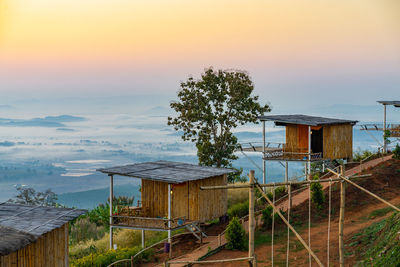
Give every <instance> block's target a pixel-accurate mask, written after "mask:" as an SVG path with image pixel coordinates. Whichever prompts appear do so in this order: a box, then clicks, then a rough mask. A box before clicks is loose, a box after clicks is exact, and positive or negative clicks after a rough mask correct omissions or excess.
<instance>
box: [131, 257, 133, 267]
mask: <svg viewBox="0 0 400 267" xmlns="http://www.w3.org/2000/svg"><path fill="white" fill-rule="evenodd" d="M131 267H133V256H131Z"/></svg>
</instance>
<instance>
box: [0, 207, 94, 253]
mask: <svg viewBox="0 0 400 267" xmlns="http://www.w3.org/2000/svg"><path fill="white" fill-rule="evenodd" d="M84 213H86V211H85V210H78V209H66V208H55V207H46V206H30V205H21V204H13V203H0V237H1V238H0V256H4V255H7V254H9V253H11V252H14V251H17V250H19V249H21V248H23V247H25V246H27V245H29V244H30V243H32V242H34V241H35V240H36V239H37V238H39V237H40V236H42V235H44V234H45V233H48V232H50V231H52V230H54V229H56V228H59V227H61V226H63V225H64V224H66V223H67V222H69V221H71V220H73V219H75V218H76V217H78V216H80V215H82V214H84Z"/></svg>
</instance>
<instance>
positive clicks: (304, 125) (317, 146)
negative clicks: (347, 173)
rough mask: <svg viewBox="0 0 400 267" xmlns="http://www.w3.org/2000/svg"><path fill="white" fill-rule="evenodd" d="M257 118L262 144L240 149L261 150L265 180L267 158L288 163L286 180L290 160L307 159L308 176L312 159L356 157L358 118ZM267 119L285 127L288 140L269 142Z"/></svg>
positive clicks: (302, 116) (306, 170) (286, 174)
mask: <svg viewBox="0 0 400 267" xmlns="http://www.w3.org/2000/svg"><path fill="white" fill-rule="evenodd" d="M258 119H259V120H260V121H261V122H262V127H263V130H262V132H263V143H262V144H252V143H249V144H242V148H241V151H242V152H243V153H244V152H261V153H262V161H263V168H262V169H263V183H266V173H267V172H266V161H269V160H275V161H280V162H285V165H284V167H285V181H286V182H287V181H288V162H289V161H300V162H306V163H307V164H306V168H305V174H306V175H307V174H310V169H311V167H310V165H311V162H313V161H328V160H334V159H351V158H352V156H353V126H354V125H355V124H356V123H357V122H358V121H354V120H343V119H333V118H324V117H316V116H307V115H299V114H295V115H272V116H260V117H259V118H258ZM267 121H272V122H274V123H275V125H276V126H284V127H285V130H286V141H285V143H271V142H267V141H266V131H265V123H266V122H267ZM281 164H282V165H283V163H281Z"/></svg>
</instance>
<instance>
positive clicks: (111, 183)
mask: <svg viewBox="0 0 400 267" xmlns="http://www.w3.org/2000/svg"><path fill="white" fill-rule="evenodd" d="M113 198H114V177H113V175H110V249H113V228H112V224H113Z"/></svg>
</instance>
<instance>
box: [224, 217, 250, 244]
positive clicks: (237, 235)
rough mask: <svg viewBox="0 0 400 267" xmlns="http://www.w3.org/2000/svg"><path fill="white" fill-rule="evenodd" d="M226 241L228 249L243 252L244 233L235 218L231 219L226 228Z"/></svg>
mask: <svg viewBox="0 0 400 267" xmlns="http://www.w3.org/2000/svg"><path fill="white" fill-rule="evenodd" d="M225 236H226V240H227V241H228V244H227V245H226V248H228V249H238V250H244V249H245V248H246V232H245V231H244V228H243V226H242V225H241V224H240V222H239V219H238V218H237V217H233V218H232V220H231V221H230V222H229V224H228V227H227V228H226V233H225Z"/></svg>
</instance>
